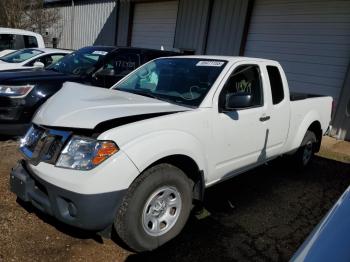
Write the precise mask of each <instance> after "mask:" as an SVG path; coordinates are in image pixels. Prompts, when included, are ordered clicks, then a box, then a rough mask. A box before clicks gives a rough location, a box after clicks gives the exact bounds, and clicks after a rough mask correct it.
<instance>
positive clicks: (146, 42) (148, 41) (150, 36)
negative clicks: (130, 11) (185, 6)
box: [131, 1, 178, 50]
mask: <svg viewBox="0 0 350 262" xmlns="http://www.w3.org/2000/svg"><path fill="white" fill-rule="evenodd" d="M177 10H178V1H166V2H154V3H135V9H134V18H133V25H132V36H131V46H135V47H146V48H156V49H160V47H161V46H163V47H164V48H165V49H166V50H172V49H173V45H174V36H175V28H176V17H177Z"/></svg>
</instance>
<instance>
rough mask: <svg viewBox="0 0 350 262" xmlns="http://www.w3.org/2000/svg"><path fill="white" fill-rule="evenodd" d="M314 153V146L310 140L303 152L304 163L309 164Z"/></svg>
mask: <svg viewBox="0 0 350 262" xmlns="http://www.w3.org/2000/svg"><path fill="white" fill-rule="evenodd" d="M312 154H313V146H312V141H308V142H307V143H306V144H305V146H304V152H303V164H304V165H307V163H309V161H310V159H311V157H312Z"/></svg>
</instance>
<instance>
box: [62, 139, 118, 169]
mask: <svg viewBox="0 0 350 262" xmlns="http://www.w3.org/2000/svg"><path fill="white" fill-rule="evenodd" d="M118 151H119V148H118V146H117V145H116V144H115V143H114V142H111V141H98V140H95V139H91V138H85V137H84V138H83V137H79V136H73V137H72V139H71V140H70V141H69V143H68V144H67V145H66V147H65V148H64V149H63V150H62V152H61V155H60V157H59V158H58V160H57V163H56V166H57V167H64V168H71V169H77V170H90V169H92V168H94V167H96V166H98V165H99V164H101V163H102V162H103V161H105V160H106V159H107V158H109V157H110V156H111V155H113V154H115V153H116V152H118Z"/></svg>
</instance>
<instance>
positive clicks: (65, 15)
mask: <svg viewBox="0 0 350 262" xmlns="http://www.w3.org/2000/svg"><path fill="white" fill-rule="evenodd" d="M68 4H69V3H67V4H65V5H60V6H50V7H47V8H51V9H53V8H56V9H57V10H58V12H59V14H60V18H61V19H60V20H59V21H58V22H57V24H56V25H54V26H53V27H52V28H50V29H49V30H48V33H49V38H50V39H49V42H51V41H52V38H53V37H56V38H57V39H58V47H60V48H66V49H69V48H70V45H71V41H70V38H71V29H72V26H71V17H72V10H73V9H72V6H71V5H68Z"/></svg>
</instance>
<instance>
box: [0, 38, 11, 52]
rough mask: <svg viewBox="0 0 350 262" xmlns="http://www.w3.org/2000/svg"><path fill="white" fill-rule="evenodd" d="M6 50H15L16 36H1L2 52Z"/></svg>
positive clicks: (0, 47) (0, 45)
mask: <svg viewBox="0 0 350 262" xmlns="http://www.w3.org/2000/svg"><path fill="white" fill-rule="evenodd" d="M5 49H14V35H9V34H1V35H0V51H2V50H5Z"/></svg>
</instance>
